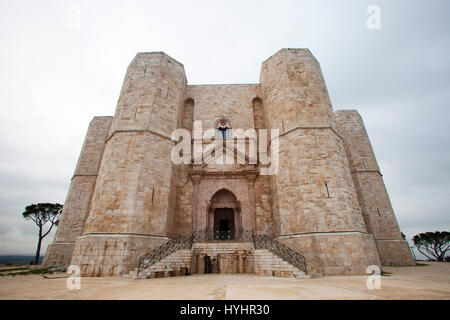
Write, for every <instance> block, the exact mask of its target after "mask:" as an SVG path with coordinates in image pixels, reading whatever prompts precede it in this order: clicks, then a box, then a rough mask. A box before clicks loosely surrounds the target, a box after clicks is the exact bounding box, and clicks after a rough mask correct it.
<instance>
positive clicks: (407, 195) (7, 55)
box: [0, 0, 450, 254]
mask: <svg viewBox="0 0 450 320" xmlns="http://www.w3.org/2000/svg"><path fill="white" fill-rule="evenodd" d="M369 5H377V6H378V7H379V8H380V9H381V29H380V30H370V29H368V28H367V25H366V21H367V19H368V17H369V15H368V14H367V12H366V10H367V7H368V6H369ZM449 12H450V2H449V1H446V0H441V1H438V0H430V1H400V0H396V1H391V0H389V1H382V0H371V1H365V0H354V1H351V0H346V1H344V0H342V1H332V0H330V1H317V0H316V1H300V0H296V1H280V0H277V1H265V0H259V1H247V0H238V1H232V0H227V1H215V0H208V1H195V0H194V1H133V0H129V1H111V0H108V1H106V0H105V1H100V0H98V1H94V0H90V1H77V0H72V1H62V0H55V1H17V0H15V1H13V0H10V1H5V0H0V70H1V72H0V97H1V104H0V254H33V253H34V251H35V246H36V238H37V233H36V232H37V231H36V227H35V226H34V225H33V224H32V222H27V221H25V220H24V219H23V218H22V216H21V214H22V212H23V209H24V207H25V206H26V205H28V204H30V203H36V202H60V203H63V202H64V200H65V196H66V193H67V191H68V188H69V183H70V178H71V176H72V174H73V170H74V168H75V165H76V162H77V159H78V155H79V152H80V149H81V145H82V143H83V139H84V135H85V133H86V130H87V127H88V124H89V121H90V120H91V118H92V117H93V116H98V115H100V116H102V115H113V113H114V109H115V105H116V102H117V98H118V96H119V91H120V88H121V85H122V81H123V78H124V75H125V71H126V68H127V66H128V64H129V63H130V62H131V60H132V59H133V57H134V55H135V54H136V53H137V52H141V51H164V52H166V53H167V54H169V55H170V56H172V57H173V58H175V59H177V60H178V61H180V62H181V63H183V64H184V66H185V69H186V73H187V77H188V82H189V83H190V84H203V83H255V82H258V79H259V70H260V66H261V62H262V61H263V60H265V59H267V58H268V57H269V56H271V55H272V54H273V53H275V52H276V51H278V50H279V49H280V48H286V47H288V48H309V49H310V50H311V52H312V53H313V54H314V55H315V57H316V58H317V59H318V60H319V62H320V64H321V66H322V71H323V74H324V77H325V81H326V83H327V86H328V90H329V93H330V96H331V100H332V103H333V105H334V108H335V109H345V108H352V109H357V110H358V111H359V112H360V113H361V115H362V116H363V119H364V121H365V124H366V127H367V131H368V133H369V136H370V138H371V141H372V145H373V148H374V150H375V153H376V155H377V159H378V162H379V165H380V167H381V170H382V173H383V174H384V179H385V183H386V186H387V189H388V192H389V194H390V196H391V201H392V204H393V206H394V209H395V212H396V215H397V219H398V221H399V224H400V228H401V230H402V231H403V232H404V233H405V234H406V235H407V236H408V238H411V237H412V236H413V235H414V234H416V233H418V232H424V231H435V230H449V229H450V205H449V200H450V197H449V195H450V168H449V165H450V148H449V147H450V134H449V129H450V125H449V117H450V108H449V102H448V101H450V76H449V75H450V54H449V52H450V41H449V39H450V37H449V30H450V19H448V13H449ZM78 22H79V23H78ZM52 238H53V233H52V234H51V236H49V237H48V238H47V241H45V243H44V247H43V248H44V250H43V253H44V252H45V248H46V245H47V244H48V243H49V241H51V239H52Z"/></svg>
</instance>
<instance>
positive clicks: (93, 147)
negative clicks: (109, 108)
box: [43, 117, 112, 265]
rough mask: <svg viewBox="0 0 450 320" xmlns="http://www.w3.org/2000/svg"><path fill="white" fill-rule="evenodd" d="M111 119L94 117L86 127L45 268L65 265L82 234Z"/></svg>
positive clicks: (46, 256) (44, 262)
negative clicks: (86, 130)
mask: <svg viewBox="0 0 450 320" xmlns="http://www.w3.org/2000/svg"><path fill="white" fill-rule="evenodd" d="M111 122H112V117H95V118H94V119H92V121H91V123H90V124H89V128H88V132H87V134H86V138H85V140H84V144H83V147H82V149H81V153H80V157H79V159H78V163H77V166H76V168H75V172H74V175H73V178H72V182H71V184H70V188H69V192H68V194H67V198H66V201H65V203H64V208H63V213H62V215H61V218H60V221H59V226H58V228H57V231H56V235H55V238H54V241H53V242H52V243H51V244H50V245H49V247H48V248H47V252H46V255H45V259H44V261H43V264H44V265H55V264H56V265H58V264H62V265H67V264H68V263H69V262H70V259H71V257H72V251H73V246H74V244H75V240H76V239H77V237H78V236H80V235H81V234H82V232H83V228H84V224H85V221H86V218H87V216H88V212H89V204H90V201H91V197H92V192H93V190H94V186H95V181H96V179H97V173H98V169H99V166H100V162H101V159H102V155H103V150H104V148H105V141H106V137H107V135H108V132H109V129H110V126H111Z"/></svg>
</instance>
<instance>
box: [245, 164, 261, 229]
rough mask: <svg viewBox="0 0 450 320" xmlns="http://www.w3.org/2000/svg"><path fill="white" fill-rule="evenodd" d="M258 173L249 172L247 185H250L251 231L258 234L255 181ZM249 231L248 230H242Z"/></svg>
mask: <svg viewBox="0 0 450 320" xmlns="http://www.w3.org/2000/svg"><path fill="white" fill-rule="evenodd" d="M256 176H257V173H256V172H247V173H246V177H247V185H248V200H249V205H250V208H249V209H250V210H249V211H250V215H251V220H252V229H251V230H250V231H253V232H256V211H255V179H256ZM242 231H247V230H242Z"/></svg>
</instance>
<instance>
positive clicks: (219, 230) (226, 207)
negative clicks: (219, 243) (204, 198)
mask: <svg viewBox="0 0 450 320" xmlns="http://www.w3.org/2000/svg"><path fill="white" fill-rule="evenodd" d="M208 211H209V214H208V217H209V223H208V226H209V228H208V229H209V231H212V232H213V233H214V235H215V236H214V238H216V239H217V240H230V239H233V238H234V235H235V233H236V232H239V230H240V227H241V217H240V211H241V210H240V204H239V201H237V199H236V197H235V196H234V194H233V193H232V192H231V191H229V190H227V189H221V190H219V191H217V192H216V193H215V194H214V195H213V197H212V198H211V202H210V206H209V210H208Z"/></svg>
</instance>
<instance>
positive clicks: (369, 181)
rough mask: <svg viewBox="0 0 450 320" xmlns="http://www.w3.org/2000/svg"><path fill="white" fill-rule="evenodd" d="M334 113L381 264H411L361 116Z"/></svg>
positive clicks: (368, 228)
mask: <svg viewBox="0 0 450 320" xmlns="http://www.w3.org/2000/svg"><path fill="white" fill-rule="evenodd" d="M335 115H336V122H337V125H338V130H339V132H340V133H341V134H342V136H343V137H344V146H345V151H346V153H347V157H348V159H349V163H350V169H351V172H352V177H353V181H354V182H355V187H356V191H357V193H358V198H359V203H360V205H361V209H362V213H363V217H364V221H365V224H366V227H367V230H368V231H369V233H371V234H373V236H374V238H375V242H376V245H377V248H378V253H379V255H380V259H381V263H382V264H383V265H386V266H405V265H414V264H415V262H414V260H413V257H412V255H411V251H410V249H409V245H408V243H407V242H406V241H405V240H403V238H402V235H401V232H400V229H399V227H398V223H397V219H396V218H395V215H394V210H393V208H392V205H391V202H390V200H389V195H388V193H387V191H386V187H385V185H384V182H383V177H382V174H381V172H380V168H379V167H378V163H377V160H376V158H375V154H374V152H373V149H372V146H371V144H370V140H369V137H368V135H367V132H366V129H365V127H364V123H363V120H362V118H361V116H360V115H359V113H358V112H357V111H356V110H338V111H336V112H335Z"/></svg>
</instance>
